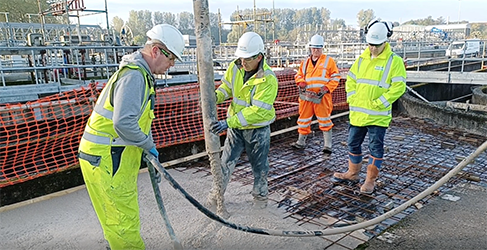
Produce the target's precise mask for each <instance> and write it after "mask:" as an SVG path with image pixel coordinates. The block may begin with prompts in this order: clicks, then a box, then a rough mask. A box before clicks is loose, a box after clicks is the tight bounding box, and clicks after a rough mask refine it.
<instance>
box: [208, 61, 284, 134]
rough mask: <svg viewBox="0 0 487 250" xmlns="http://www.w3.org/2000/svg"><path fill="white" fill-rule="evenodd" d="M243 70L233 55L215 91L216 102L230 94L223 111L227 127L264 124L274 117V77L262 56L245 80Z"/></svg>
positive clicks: (247, 126) (249, 126)
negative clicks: (225, 112)
mask: <svg viewBox="0 0 487 250" xmlns="http://www.w3.org/2000/svg"><path fill="white" fill-rule="evenodd" d="M244 74H245V71H244V69H243V68H242V66H241V63H240V60H239V59H237V60H235V61H233V62H231V63H230V65H229V66H228V69H227V70H226V71H225V75H224V77H223V78H222V84H221V85H220V86H219V87H218V89H217V90H216V91H215V92H216V95H217V103H221V102H223V101H224V100H226V99H229V98H231V97H233V100H232V102H231V103H230V106H229V107H228V111H227V117H228V118H227V123H228V126H229V127H230V128H238V129H253V128H260V127H264V126H267V125H269V124H271V123H272V122H274V120H275V119H276V110H275V109H274V101H275V99H276V96H277V87H278V82H277V77H276V75H275V74H274V72H272V70H271V68H270V67H269V65H267V63H266V62H265V59H262V61H261V65H259V70H258V71H257V73H255V74H254V75H253V76H252V77H251V78H250V79H249V80H247V82H244V81H243V80H244Z"/></svg>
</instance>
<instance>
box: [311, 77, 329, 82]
mask: <svg viewBox="0 0 487 250" xmlns="http://www.w3.org/2000/svg"><path fill="white" fill-rule="evenodd" d="M306 81H308V82H310V81H327V82H328V81H329V80H328V78H326V77H310V78H307V79H306Z"/></svg>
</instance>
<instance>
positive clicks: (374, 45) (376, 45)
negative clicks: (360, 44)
mask: <svg viewBox="0 0 487 250" xmlns="http://www.w3.org/2000/svg"><path fill="white" fill-rule="evenodd" d="M382 44H384V43H381V44H371V43H369V46H372V47H376V48H377V47H380V46H382Z"/></svg>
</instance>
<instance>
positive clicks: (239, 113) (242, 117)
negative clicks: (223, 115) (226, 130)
mask: <svg viewBox="0 0 487 250" xmlns="http://www.w3.org/2000/svg"><path fill="white" fill-rule="evenodd" d="M237 117H238V120H239V121H240V124H242V126H243V127H245V126H247V125H249V124H248V123H247V120H245V117H244V115H243V114H242V112H241V111H240V112H238V113H237Z"/></svg>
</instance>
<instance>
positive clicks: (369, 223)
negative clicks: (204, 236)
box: [146, 141, 487, 237]
mask: <svg viewBox="0 0 487 250" xmlns="http://www.w3.org/2000/svg"><path fill="white" fill-rule="evenodd" d="M486 149H487V141H485V142H484V143H482V145H480V147H478V148H477V149H476V150H475V151H474V152H473V153H472V154H470V155H469V156H468V157H467V158H465V159H464V160H463V161H461V162H460V163H459V164H458V165H457V166H456V167H455V168H453V169H452V170H450V172H448V174H446V175H445V176H443V177H442V178H441V179H440V180H438V181H437V182H436V183H435V184H433V185H432V186H430V187H429V188H427V189H426V190H424V191H423V192H421V193H420V194H418V195H417V196H415V197H414V198H412V199H411V200H409V201H407V202H405V203H404V204H402V205H400V206H398V207H396V208H394V209H392V210H391V211H389V212H387V213H385V214H383V215H380V216H378V217H376V218H374V219H371V220H368V221H364V222H361V223H358V224H354V225H350V226H344V227H339V228H331V229H325V230H316V231H291V230H289V231H287V230H271V229H264V228H254V227H248V226H244V225H239V224H235V223H233V222H229V221H227V220H225V219H223V218H222V217H220V216H218V215H216V214H214V213H213V212H211V211H210V210H208V209H207V208H206V207H204V206H202V205H201V204H200V203H199V202H198V201H197V200H196V199H194V198H193V197H192V196H191V195H189V194H188V193H187V192H186V191H185V190H184V189H183V188H182V187H181V186H180V185H179V184H178V183H177V182H176V181H175V180H174V179H173V178H172V176H171V175H170V174H169V173H168V172H167V171H166V169H165V168H164V167H162V165H161V163H160V162H159V161H158V160H157V159H156V158H155V157H154V156H152V155H146V158H147V160H148V161H149V162H150V163H151V164H152V165H153V166H154V168H156V170H157V171H159V172H160V173H162V175H163V176H164V178H165V179H167V180H168V181H169V184H170V185H171V186H172V187H173V188H174V189H176V190H178V191H179V192H181V194H183V196H184V197H185V198H186V199H187V200H188V201H189V202H190V203H191V204H193V205H194V206H195V207H196V208H197V209H198V210H200V211H201V212H202V213H203V214H205V215H206V216H208V217H209V218H210V219H212V220H215V221H218V222H220V223H222V224H223V225H224V226H226V227H230V228H233V229H237V230H241V231H244V232H249V233H255V234H264V235H274V236H288V237H312V236H325V235H334V234H341V233H346V232H350V231H355V230H358V229H362V228H366V227H369V226H372V225H376V224H378V223H380V222H382V221H383V220H386V219H388V218H390V217H392V216H394V215H396V214H398V213H400V212H402V211H403V210H404V209H406V208H408V207H409V206H411V205H413V204H415V203H416V202H418V201H419V200H421V199H423V198H424V197H426V196H427V195H429V194H431V193H433V192H434V191H435V190H437V189H438V188H439V187H441V186H442V185H443V184H445V183H446V182H447V181H448V180H450V179H451V178H452V177H453V176H455V175H457V174H458V173H459V172H460V171H461V170H462V169H463V168H464V167H465V166H467V165H468V164H469V163H470V162H472V161H473V160H475V158H476V157H477V156H478V155H480V154H481V153H482V152H484V151H485V150H486Z"/></svg>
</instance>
